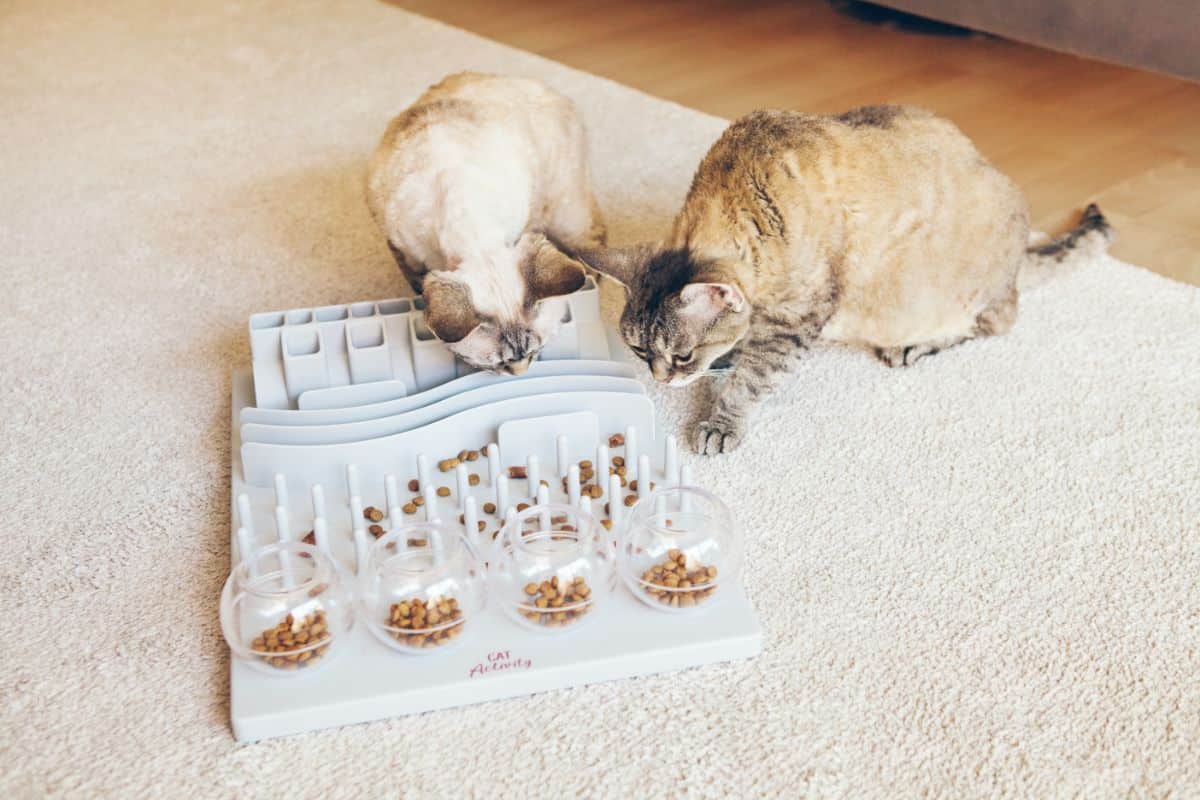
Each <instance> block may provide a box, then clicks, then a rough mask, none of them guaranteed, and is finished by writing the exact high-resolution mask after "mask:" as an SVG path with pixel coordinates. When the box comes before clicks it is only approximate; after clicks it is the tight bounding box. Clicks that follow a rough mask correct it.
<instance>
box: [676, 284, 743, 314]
mask: <svg viewBox="0 0 1200 800" xmlns="http://www.w3.org/2000/svg"><path fill="white" fill-rule="evenodd" d="M679 299H680V300H682V301H683V309H684V311H685V312H686V313H688V314H694V315H696V316H708V317H715V316H716V315H717V314H721V313H723V312H725V311H735V312H736V311H741V310H742V308H744V307H745V305H746V298H745V297H744V296H743V295H742V292H741V290H740V289H738V288H737V287H736V286H733V285H731V284H728V283H689V284H688V285H687V286H684V287H683V289H682V290H681V291H680V292H679Z"/></svg>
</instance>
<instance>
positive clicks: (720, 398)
mask: <svg viewBox="0 0 1200 800" xmlns="http://www.w3.org/2000/svg"><path fill="white" fill-rule="evenodd" d="M827 319H828V313H825V314H823V315H822V317H821V318H820V319H816V318H814V317H813V316H812V315H795V316H792V315H785V314H779V313H771V314H763V315H758V314H756V315H755V316H754V318H753V319H752V320H751V323H750V330H749V332H748V333H747V334H746V336H745V338H744V339H743V340H742V342H741V343H740V344H739V345H738V351H737V360H736V361H735V362H734V365H733V371H732V372H731V373H730V374H729V376H728V377H727V378H726V379H725V382H724V384H722V385H721V387H720V389H719V390H718V393H717V397H716V399H715V400H714V401H713V407H712V410H711V411H710V412H709V415H708V419H706V420H704V421H702V422H700V423H699V424H698V425H697V426H696V429H695V431H694V432H693V436H692V443H693V445H694V446H695V448H696V452H697V453H700V454H701V455H710V456H711V455H716V454H718V453H728V452H731V451H732V450H734V449H735V448H737V446H738V445H739V444H741V442H742V440H743V439H744V438H745V436H746V432H747V430H748V424H749V420H750V417H751V415H752V414H753V412H754V411H755V410H756V409H757V408H758V406H759V405H760V404H761V403H762V401H763V400H764V399H765V398H766V396H767V395H769V394H771V393H772V392H774V391H775V389H777V388H778V386H779V385H780V384H781V383H782V382H783V379H784V378H785V377H786V376H787V374H788V372H789V371H790V370H791V369H792V368H793V367H795V366H796V364H797V363H798V362H799V361H800V359H801V358H803V357H804V354H805V353H806V352H807V351H808V346H809V343H810V342H812V341H814V340H815V339H816V338H817V336H818V335H819V334H820V331H821V327H822V326H823V325H824V324H825V321H826V320H827Z"/></svg>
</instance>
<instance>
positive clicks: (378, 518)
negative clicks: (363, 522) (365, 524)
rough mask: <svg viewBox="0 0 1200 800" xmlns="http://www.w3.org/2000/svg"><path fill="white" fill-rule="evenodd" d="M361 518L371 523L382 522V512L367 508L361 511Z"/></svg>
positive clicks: (370, 507)
mask: <svg viewBox="0 0 1200 800" xmlns="http://www.w3.org/2000/svg"><path fill="white" fill-rule="evenodd" d="M363 517H364V518H365V519H369V520H371V522H382V521H383V512H382V511H380V510H379V509H378V508H376V507H375V506H367V507H366V508H364V509H363Z"/></svg>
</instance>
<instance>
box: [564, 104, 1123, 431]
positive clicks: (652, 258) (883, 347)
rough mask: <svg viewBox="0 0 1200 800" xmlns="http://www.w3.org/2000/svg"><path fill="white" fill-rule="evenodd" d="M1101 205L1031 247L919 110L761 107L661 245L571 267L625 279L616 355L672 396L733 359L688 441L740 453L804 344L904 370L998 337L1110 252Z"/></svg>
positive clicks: (1018, 201)
mask: <svg viewBox="0 0 1200 800" xmlns="http://www.w3.org/2000/svg"><path fill="white" fill-rule="evenodd" d="M1110 239H1111V233H1110V228H1109V226H1108V223H1107V222H1106V221H1105V219H1104V217H1103V216H1102V215H1101V214H1100V211H1099V209H1098V208H1096V206H1094V205H1092V206H1089V207H1088V209H1087V210H1086V211H1085V212H1084V215H1083V219H1082V221H1081V222H1080V223H1079V226H1078V227H1077V228H1075V230H1073V231H1071V232H1070V233H1069V234H1066V235H1065V236H1062V237H1060V238H1058V239H1056V240H1053V241H1051V242H1050V243H1048V244H1045V245H1042V246H1038V247H1030V246H1029V244H1028V242H1029V214H1028V210H1027V207H1026V204H1025V200H1024V198H1023V197H1022V195H1021V192H1020V191H1019V190H1018V189H1017V187H1016V185H1014V184H1013V182H1012V181H1011V180H1009V179H1008V178H1007V177H1005V176H1004V175H1003V174H1001V173H1000V172H999V171H997V170H996V169H995V168H994V167H992V166H991V165H990V164H988V162H987V161H985V160H984V159H983V157H982V156H980V154H979V153H978V151H976V149H975V147H974V146H973V145H972V144H971V142H970V140H968V139H967V138H966V136H964V135H963V134H962V132H960V131H959V130H958V128H956V127H955V126H954V125H953V124H952V123H950V122H948V121H947V120H944V119H941V118H939V117H937V116H934V115H933V114H931V113H929V112H927V111H923V110H920V109H916V108H908V107H899V106H866V107H863V108H858V109H854V110H852V111H848V112H846V113H844V114H840V115H837V116H818V115H813V114H803V113H797V112H791V111H756V112H754V113H751V114H749V115H748V116H746V117H743V118H742V119H739V120H737V121H736V122H734V123H733V124H732V125H730V126H729V128H727V129H726V131H725V133H724V134H723V135H722V136H721V137H720V139H719V140H718V141H717V142H716V144H714V145H713V146H712V148H711V149H710V150H709V152H708V154H707V155H706V156H705V157H704V159H703V161H702V162H701V163H700V166H699V168H698V170H697V172H696V175H695V178H694V179H693V181H692V186H691V189H690V190H689V192H688V195H687V198H686V200H685V201H684V204H683V208H682V210H681V211H680V212H679V215H678V217H677V218H676V220H675V224H674V227H673V229H672V232H671V233H670V235H669V237H668V238H667V240H666V241H665V242H663V243H660V244H657V245H642V246H637V247H631V248H626V249H603V248H601V249H596V250H592V251H586V252H581V253H580V254H579V255H580V257H581V258H582V259H583V260H584V261H586V262H587V263H589V264H590V265H591V266H592V267H594V268H595V269H596V270H598V271H600V272H602V273H605V274H608V275H610V276H612V277H613V278H616V279H617V280H618V281H620V282H621V283H622V284H624V285H625V287H626V289H627V293H628V298H627V303H626V306H625V310H624V313H623V314H622V317H621V334H622V336H623V337H624V339H625V341H626V343H627V344H628V345H629V346H630V348H632V349H633V351H634V353H636V354H637V355H638V356H639V357H640V358H642V359H643V360H644V361H645V362H646V363H647V364H648V365H649V367H650V371H651V373H652V374H653V376H654V377H655V378H656V379H657V380H659V381H663V382H666V383H669V384H671V385H674V386H682V385H685V384H687V383H690V382H691V381H693V380H695V379H696V378H698V377H700V376H701V375H704V374H705V372H706V370H708V369H709V367H710V366H711V365H712V364H713V362H714V361H715V360H717V359H718V358H720V357H721V356H724V355H726V354H729V353H731V351H732V354H733V355H734V367H733V370H732V372H731V374H730V375H729V376H728V378H727V379H726V380H725V382H724V383H723V385H721V387H720V389H719V390H718V393H717V395H716V398H715V401H714V404H713V407H712V409H711V412H710V414H709V415H708V418H707V419H705V420H703V421H702V422H700V423H698V426H697V428H696V429H695V431H694V432H693V443H694V446H695V448H696V450H697V451H698V452H700V453H705V454H715V453H721V452H728V451H730V450H733V449H734V448H735V447H737V446H738V444H739V443H740V442H741V441H742V440H743V438H744V436H745V435H746V431H747V423H748V418H749V416H750V413H751V411H752V410H753V409H754V408H755V407H756V406H757V405H758V403H759V402H760V401H762V400H763V398H765V397H766V396H767V395H768V394H769V393H770V392H771V391H772V390H773V389H774V388H775V387H776V386H777V385H778V384H779V383H780V379H781V377H782V376H783V375H784V374H785V372H786V370H788V368H789V367H791V366H792V365H794V364H795V363H796V362H797V360H798V359H800V358H801V357H802V356H803V355H804V353H805V352H806V351H807V350H808V349H809V347H810V345H812V344H813V343H814V342H816V341H818V340H821V341H830V342H841V343H847V344H851V345H856V346H861V347H865V348H867V349H868V350H869V351H871V352H873V353H874V354H875V356H876V357H877V358H879V360H880V361H882V362H883V363H885V364H887V365H888V366H892V367H898V366H909V365H911V364H913V363H914V362H915V361H917V360H918V359H920V358H922V357H923V356H928V355H932V354H934V353H937V352H938V351H940V350H944V349H946V348H947V347H951V346H953V345H955V344H958V343H960V342H962V341H964V340H967V339H970V338H973V337H979V336H992V335H996V334H1001V333H1004V332H1005V331H1007V330H1008V329H1009V328H1010V327H1011V326H1012V324H1013V321H1014V320H1015V319H1016V316H1017V300H1018V295H1019V291H1020V289H1021V288H1022V287H1023V286H1026V285H1028V284H1029V283H1030V282H1031V281H1032V280H1033V279H1035V278H1037V277H1038V276H1041V275H1046V274H1049V273H1050V272H1052V271H1054V270H1055V269H1058V268H1061V267H1064V266H1067V265H1069V264H1071V263H1075V262H1079V261H1082V260H1084V259H1086V258H1089V257H1091V256H1092V255H1094V254H1097V253H1099V252H1102V251H1103V250H1104V249H1105V248H1106V246H1107V244H1108V242H1109V241H1110Z"/></svg>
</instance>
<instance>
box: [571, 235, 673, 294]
mask: <svg viewBox="0 0 1200 800" xmlns="http://www.w3.org/2000/svg"><path fill="white" fill-rule="evenodd" d="M656 250H657V248H655V247H654V246H652V245H648V244H638V245H633V246H632V247H599V248H596V249H593V250H581V251H579V252H577V253H575V256H576V257H577V258H578V259H579V260H580V261H582V262H583V263H585V264H587V265H588V266H589V267H591V268H592V269H594V270H596V272H599V273H600V274H601V275H607V276H608V277H610V278H612V279H613V280H615V281H617V282H618V283H620V284H621V285H622V286H624V287H625V288H629V287H630V286H632V285H633V283H634V281H635V280H637V276H638V275H640V274H641V273H642V272H643V271H644V270H645V269H646V264H648V263H649V262H650V259H651V258H652V257H653V256H654V253H655V252H656Z"/></svg>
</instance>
